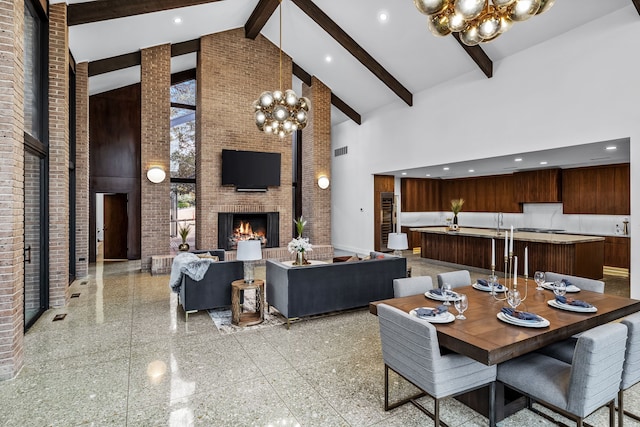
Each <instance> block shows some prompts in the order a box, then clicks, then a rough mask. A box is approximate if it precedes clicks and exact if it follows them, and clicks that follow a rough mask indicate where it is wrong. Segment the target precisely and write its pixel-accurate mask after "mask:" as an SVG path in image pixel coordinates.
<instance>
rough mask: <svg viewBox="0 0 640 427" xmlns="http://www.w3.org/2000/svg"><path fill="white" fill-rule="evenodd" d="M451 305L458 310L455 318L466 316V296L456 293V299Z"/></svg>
mask: <svg viewBox="0 0 640 427" xmlns="http://www.w3.org/2000/svg"><path fill="white" fill-rule="evenodd" d="M453 305H454V306H455V307H456V310H458V315H457V316H456V319H460V320H464V319H466V317H464V311H465V310H466V309H467V308H469V300H468V299H467V296H466V295H465V294H458V299H456V300H455V301H454V303H453Z"/></svg>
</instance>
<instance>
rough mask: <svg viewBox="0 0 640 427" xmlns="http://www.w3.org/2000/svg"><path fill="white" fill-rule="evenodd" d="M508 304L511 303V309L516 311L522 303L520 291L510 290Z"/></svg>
mask: <svg viewBox="0 0 640 427" xmlns="http://www.w3.org/2000/svg"><path fill="white" fill-rule="evenodd" d="M507 302H508V303H509V305H510V306H511V308H513V309H514V310H515V309H516V307H518V306H519V305H520V303H521V302H522V297H521V296H520V291H519V290H517V289H510V290H509V292H507Z"/></svg>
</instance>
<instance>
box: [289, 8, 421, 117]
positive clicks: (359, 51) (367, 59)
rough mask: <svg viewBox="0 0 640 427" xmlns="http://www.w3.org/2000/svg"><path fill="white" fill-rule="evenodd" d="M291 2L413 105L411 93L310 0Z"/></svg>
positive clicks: (399, 95) (408, 103) (401, 97)
mask: <svg viewBox="0 0 640 427" xmlns="http://www.w3.org/2000/svg"><path fill="white" fill-rule="evenodd" d="M292 2H293V3H294V4H295V5H296V6H298V7H299V8H300V10H302V11H303V12H304V13H306V14H307V16H309V18H311V19H312V20H313V21H315V23H316V24H318V25H319V26H320V27H321V28H322V29H323V30H325V31H326V32H327V33H328V34H329V35H330V36H331V37H333V38H334V40H335V41H337V42H338V43H340V45H341V46H342V47H344V48H345V49H346V50H347V51H348V52H349V53H350V54H351V55H353V56H354V57H355V58H356V59H357V60H358V61H360V63H362V65H364V66H365V67H366V68H367V69H368V70H369V71H371V72H372V73H373V74H374V75H375V76H376V77H378V79H380V80H381V81H382V82H383V83H384V84H386V85H387V87H389V89H391V90H392V91H393V92H394V93H395V94H396V95H398V97H400V99H402V100H403V101H404V102H406V103H407V105H413V94H412V93H411V92H409V90H408V89H407V88H405V87H404V86H403V85H402V84H401V83H400V82H399V81H398V80H397V79H396V78H395V77H393V76H392V75H391V73H389V72H388V71H387V70H386V69H385V68H384V67H383V66H382V65H380V63H379V62H378V61H376V60H375V59H374V58H373V57H372V56H371V55H369V53H367V51H365V50H364V49H363V48H362V47H361V46H360V45H359V44H358V43H357V42H356V41H355V40H354V39H353V38H351V36H349V34H347V33H346V32H345V31H344V30H343V29H342V28H340V26H339V25H338V24H336V23H335V22H334V21H333V20H332V19H331V18H329V16H328V15H327V14H326V13H324V12H323V11H322V10H321V9H320V8H319V7H318V6H316V5H315V4H314V3H313V2H312V1H311V0H292Z"/></svg>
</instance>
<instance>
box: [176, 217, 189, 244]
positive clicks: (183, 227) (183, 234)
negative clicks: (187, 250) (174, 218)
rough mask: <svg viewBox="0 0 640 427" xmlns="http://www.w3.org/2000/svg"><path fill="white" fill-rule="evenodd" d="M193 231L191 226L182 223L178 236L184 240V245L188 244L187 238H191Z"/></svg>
mask: <svg viewBox="0 0 640 427" xmlns="http://www.w3.org/2000/svg"><path fill="white" fill-rule="evenodd" d="M190 231H191V224H188V223H186V222H185V223H182V224H180V225H178V234H179V235H180V237H181V238H182V243H186V242H187V236H189V232H190Z"/></svg>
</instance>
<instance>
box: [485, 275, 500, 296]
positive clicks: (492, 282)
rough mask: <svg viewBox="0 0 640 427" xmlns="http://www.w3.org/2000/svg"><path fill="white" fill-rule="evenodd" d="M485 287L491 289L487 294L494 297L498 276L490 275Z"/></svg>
mask: <svg viewBox="0 0 640 427" xmlns="http://www.w3.org/2000/svg"><path fill="white" fill-rule="evenodd" d="M487 285H489V287H490V288H491V292H489V294H490V295H496V289H495V287H496V286H498V276H496V275H495V274H493V275H491V274H490V275H489V277H488V278H487Z"/></svg>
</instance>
